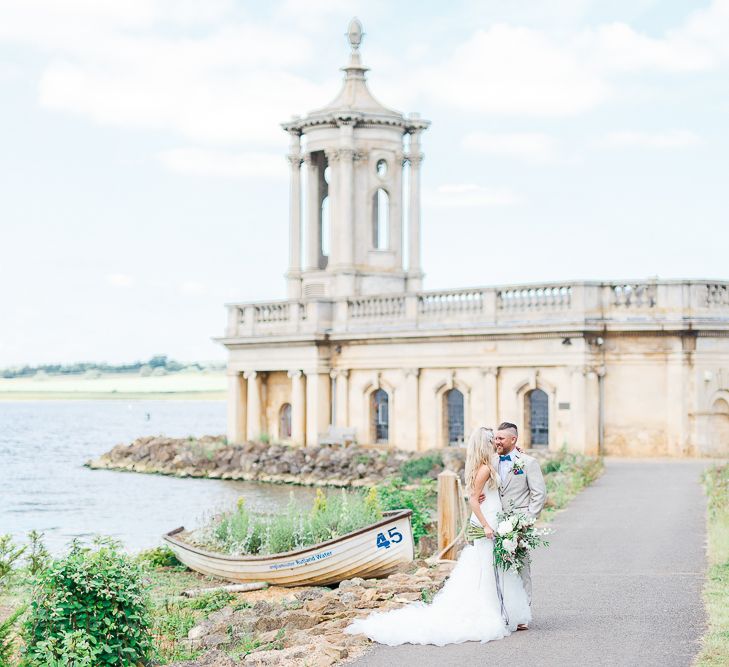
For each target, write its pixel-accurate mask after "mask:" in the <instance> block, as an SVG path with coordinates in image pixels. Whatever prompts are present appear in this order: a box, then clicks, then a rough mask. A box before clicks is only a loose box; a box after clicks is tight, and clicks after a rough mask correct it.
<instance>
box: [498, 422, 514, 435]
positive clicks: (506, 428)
mask: <svg viewBox="0 0 729 667" xmlns="http://www.w3.org/2000/svg"><path fill="white" fill-rule="evenodd" d="M509 430H513V431H514V435H516V436H518V435H519V429H518V428H516V424H512V423H511V422H501V423H500V424H499V431H509Z"/></svg>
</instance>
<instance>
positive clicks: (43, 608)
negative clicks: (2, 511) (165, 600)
mask: <svg viewBox="0 0 729 667" xmlns="http://www.w3.org/2000/svg"><path fill="white" fill-rule="evenodd" d="M142 574H143V571H142V569H141V568H140V566H139V565H138V564H137V563H136V562H135V561H134V560H132V559H131V558H129V557H128V556H126V555H125V554H123V553H120V552H119V551H118V550H117V547H116V546H115V545H113V544H111V543H101V544H99V545H97V546H96V548H95V549H91V548H88V547H83V546H81V545H80V544H79V543H77V542H75V543H74V544H72V546H71V549H70V551H69V553H68V554H67V555H66V556H65V557H63V558H60V559H58V560H54V561H53V562H52V563H51V564H50V565H49V566H48V568H46V569H45V570H44V571H42V572H40V573H39V575H38V577H37V585H36V588H35V590H34V593H33V598H32V601H31V611H30V617H29V619H28V620H27V621H26V623H25V631H24V638H25V642H26V648H25V661H24V662H23V665H24V666H26V667H41V666H44V667H45V666H47V665H58V666H59V667H60V666H65V665H69V667H71V666H72V667H81V666H85V665H87V664H88V665H93V666H94V667H102V666H103V665H114V666H115V667H128V666H132V665H136V664H137V663H138V662H140V661H143V660H145V659H146V657H147V655H148V654H149V652H150V649H151V636H150V633H149V627H150V618H149V612H148V604H149V602H148V598H147V593H146V590H145V589H144V587H143V585H142V583H141V582H142ZM53 661H55V662H53ZM89 661H90V662H89Z"/></svg>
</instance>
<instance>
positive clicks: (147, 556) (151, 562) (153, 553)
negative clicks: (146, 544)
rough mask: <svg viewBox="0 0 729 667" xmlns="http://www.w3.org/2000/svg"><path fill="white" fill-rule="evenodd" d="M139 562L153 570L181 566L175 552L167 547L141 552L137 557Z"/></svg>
mask: <svg viewBox="0 0 729 667" xmlns="http://www.w3.org/2000/svg"><path fill="white" fill-rule="evenodd" d="M137 560H138V561H139V562H140V563H142V564H143V565H146V566H147V567H151V568H158V567H176V566H178V565H181V563H180V561H179V560H177V556H175V553H174V551H172V549H170V548H169V547H167V546H162V547H153V548H152V549H145V550H144V551H140V552H139V554H138V555H137Z"/></svg>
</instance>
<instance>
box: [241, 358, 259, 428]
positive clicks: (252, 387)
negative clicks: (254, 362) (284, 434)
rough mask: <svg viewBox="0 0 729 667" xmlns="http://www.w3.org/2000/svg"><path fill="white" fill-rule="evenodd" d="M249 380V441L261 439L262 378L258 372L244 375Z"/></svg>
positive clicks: (249, 372)
mask: <svg viewBox="0 0 729 667" xmlns="http://www.w3.org/2000/svg"><path fill="white" fill-rule="evenodd" d="M244 377H245V379H246V380H248V415H247V420H246V421H247V426H248V429H247V431H248V440H258V438H260V437H261V377H260V374H259V373H257V372H256V371H248V372H246V373H245V374H244Z"/></svg>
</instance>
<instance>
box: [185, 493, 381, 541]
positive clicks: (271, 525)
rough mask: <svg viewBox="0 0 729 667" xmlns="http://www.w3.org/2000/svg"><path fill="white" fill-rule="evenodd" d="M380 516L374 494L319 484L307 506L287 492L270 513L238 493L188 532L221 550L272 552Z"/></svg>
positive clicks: (354, 527)
mask: <svg viewBox="0 0 729 667" xmlns="http://www.w3.org/2000/svg"><path fill="white" fill-rule="evenodd" d="M381 517H382V512H381V510H380V506H379V502H378V500H377V497H376V494H373V493H370V494H368V495H366V496H365V495H363V494H362V493H359V492H347V491H344V490H342V491H339V492H332V493H330V494H329V495H326V494H325V493H324V492H323V491H322V490H321V489H319V490H318V491H317V496H316V499H315V501H314V504H313V506H312V507H311V509H309V510H304V509H301V508H300V507H299V506H298V505H297V503H296V502H295V500H294V498H293V496H292V498H291V500H290V502H289V505H288V507H287V508H286V509H285V510H284V511H283V512H281V513H279V514H277V515H275V516H273V517H263V516H257V515H255V514H252V513H250V512H249V511H248V508H247V507H246V505H245V502H244V501H243V499H242V498H241V499H240V500H239V501H238V504H237V506H236V508H235V509H234V510H232V511H230V512H224V513H222V514H220V515H218V516H216V517H214V518H213V519H212V521H210V522H209V523H208V525H206V526H204V527H203V528H201V529H200V530H198V531H196V532H195V534H194V536H193V537H194V539H195V541H197V542H199V543H202V544H204V545H207V546H209V547H212V548H213V549H216V550H219V551H223V552H225V553H237V554H276V553H282V552H284V551H292V550H293V549H300V548H302V547H306V546H310V545H312V544H317V543H319V542H324V541H326V540H330V539H333V538H335V537H340V536H342V535H346V534H347V533H350V532H352V531H353V530H357V529H359V528H363V527H365V526H368V525H370V524H372V523H375V522H376V521H378V520H379V519H380V518H381Z"/></svg>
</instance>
